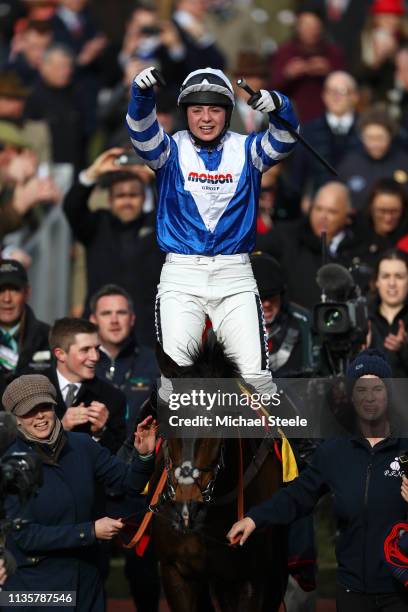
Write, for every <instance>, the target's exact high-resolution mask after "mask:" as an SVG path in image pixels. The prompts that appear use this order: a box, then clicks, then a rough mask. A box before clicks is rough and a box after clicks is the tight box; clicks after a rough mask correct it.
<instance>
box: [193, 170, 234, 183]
mask: <svg viewBox="0 0 408 612" xmlns="http://www.w3.org/2000/svg"><path fill="white" fill-rule="evenodd" d="M188 180H189V181H191V182H193V183H207V184H209V185H223V184H224V183H232V182H233V179H232V174H230V173H228V174H207V173H206V172H202V173H201V174H199V173H198V172H190V173H189V175H188Z"/></svg>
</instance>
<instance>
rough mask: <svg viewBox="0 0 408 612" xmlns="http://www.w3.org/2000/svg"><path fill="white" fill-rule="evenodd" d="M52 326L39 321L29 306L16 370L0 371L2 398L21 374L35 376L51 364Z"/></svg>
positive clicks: (22, 331) (23, 323) (0, 394)
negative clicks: (8, 387)
mask: <svg viewBox="0 0 408 612" xmlns="http://www.w3.org/2000/svg"><path fill="white" fill-rule="evenodd" d="M49 331H50V326H49V325H47V323H43V321H39V320H38V319H37V318H36V317H35V314H34V312H33V310H32V309H31V308H30V306H28V305H27V304H26V305H25V307H24V318H23V320H22V326H21V329H20V335H19V338H18V345H19V357H18V362H17V366H16V369H15V370H14V371H13V372H7V371H5V370H1V369H0V397H1V396H2V395H3V392H4V390H5V388H6V386H7V385H8V383H9V382H10V381H11V380H13V379H14V378H16V377H17V376H20V375H21V374H27V373H31V374H33V373H34V374H35V373H36V372H38V371H39V370H43V369H44V368H45V367H47V365H48V364H49V363H50V359H51V353H50V349H49V345H48V334H49Z"/></svg>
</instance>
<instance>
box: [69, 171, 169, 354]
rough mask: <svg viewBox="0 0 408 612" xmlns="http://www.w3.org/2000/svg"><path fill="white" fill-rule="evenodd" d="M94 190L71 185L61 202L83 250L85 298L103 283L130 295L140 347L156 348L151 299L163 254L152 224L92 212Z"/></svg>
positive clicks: (144, 218)
mask: <svg viewBox="0 0 408 612" xmlns="http://www.w3.org/2000/svg"><path fill="white" fill-rule="evenodd" d="M91 192H92V187H84V186H83V185H81V184H80V183H76V184H74V185H73V186H72V187H71V189H70V190H69V191H68V193H67V195H66V196H65V200H64V212H65V214H66V216H67V219H68V221H69V224H70V226H71V229H72V231H73V233H74V235H75V238H76V239H77V240H79V242H81V243H82V244H83V245H84V246H85V249H86V270H87V281H88V298H87V302H88V300H89V297H90V296H92V294H93V293H95V291H97V290H98V289H100V288H101V287H102V286H103V285H106V284H107V283H114V284H116V285H120V286H121V287H123V288H124V289H126V290H127V291H128V293H130V296H131V298H132V300H133V303H134V307H135V313H136V318H137V322H136V334H137V337H138V340H139V342H140V344H146V345H147V346H154V345H155V327H154V300H155V296H156V290H157V285H158V283H159V280H160V272H161V267H162V264H163V261H164V253H162V252H161V251H160V250H159V247H158V246H157V241H156V236H155V231H154V221H153V219H152V218H149V217H148V216H147V215H144V214H142V215H141V216H140V217H139V218H138V219H136V220H135V221H131V222H130V223H122V222H121V221H120V220H119V219H118V218H117V217H115V216H114V215H113V214H112V213H111V212H110V211H109V210H97V211H95V212H92V211H90V210H89V208H88V199H89V197H90V195H91Z"/></svg>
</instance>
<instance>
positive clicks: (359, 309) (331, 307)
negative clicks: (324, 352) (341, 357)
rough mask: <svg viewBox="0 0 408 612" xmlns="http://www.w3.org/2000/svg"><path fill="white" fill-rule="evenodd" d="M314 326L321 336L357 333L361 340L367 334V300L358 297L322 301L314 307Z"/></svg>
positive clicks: (362, 340)
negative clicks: (344, 300) (343, 300)
mask: <svg viewBox="0 0 408 612" xmlns="http://www.w3.org/2000/svg"><path fill="white" fill-rule="evenodd" d="M313 317H314V326H315V329H316V331H317V333H318V334H320V335H322V336H341V335H342V334H349V333H352V334H357V335H359V336H361V342H362V343H363V342H364V338H365V336H366V335H367V331H368V327H367V321H368V312H367V301H366V299H365V298H364V297H358V298H356V299H353V300H348V301H346V302H329V303H327V302H323V303H320V304H316V305H315V307H314V313H313Z"/></svg>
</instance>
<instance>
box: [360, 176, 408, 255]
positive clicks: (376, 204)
mask: <svg viewBox="0 0 408 612" xmlns="http://www.w3.org/2000/svg"><path fill="white" fill-rule="evenodd" d="M364 212H365V219H364V221H365V222H366V223H367V227H366V228H365V229H364V236H365V237H366V239H367V243H368V252H369V255H370V256H371V257H375V259H376V260H377V258H378V254H379V253H381V252H383V251H385V250H387V249H389V248H391V247H395V246H396V244H397V242H398V240H399V239H400V238H401V237H403V236H404V235H405V234H406V233H407V231H408V201H407V192H406V190H405V188H404V187H403V186H402V185H401V184H400V183H397V181H395V180H394V179H390V178H385V179H380V180H379V181H377V182H376V183H375V184H374V186H373V189H372V191H371V194H370V196H369V198H368V204H367V209H366V210H365V211H364ZM373 263H375V262H373Z"/></svg>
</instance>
